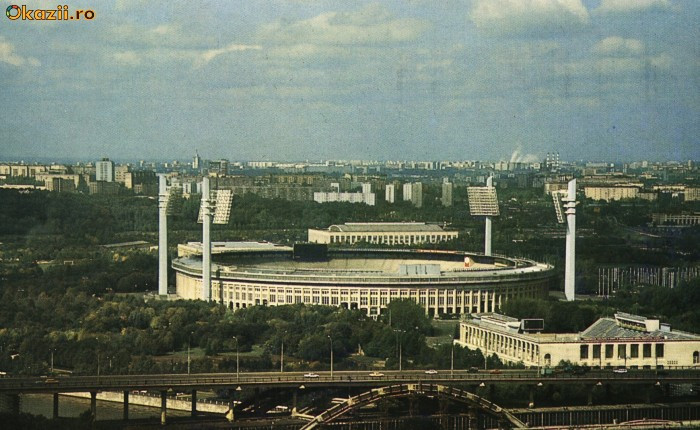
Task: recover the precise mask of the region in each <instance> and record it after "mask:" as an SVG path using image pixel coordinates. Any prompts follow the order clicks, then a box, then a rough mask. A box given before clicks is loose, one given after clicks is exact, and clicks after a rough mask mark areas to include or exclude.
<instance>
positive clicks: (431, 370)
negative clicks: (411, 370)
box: [425, 369, 438, 375]
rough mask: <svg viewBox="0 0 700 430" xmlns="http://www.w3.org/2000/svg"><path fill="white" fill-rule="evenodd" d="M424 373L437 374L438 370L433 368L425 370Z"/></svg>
mask: <svg viewBox="0 0 700 430" xmlns="http://www.w3.org/2000/svg"><path fill="white" fill-rule="evenodd" d="M425 373H426V374H428V375H437V373H438V371H437V370H435V369H429V370H426V371H425Z"/></svg>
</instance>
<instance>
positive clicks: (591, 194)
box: [583, 186, 639, 202]
mask: <svg viewBox="0 0 700 430" xmlns="http://www.w3.org/2000/svg"><path fill="white" fill-rule="evenodd" d="M583 192H584V194H585V195H586V198H587V199H592V200H605V201H608V202H609V201H611V200H622V199H636V198H637V197H639V188H638V187H629V186H616V187H584V188H583Z"/></svg>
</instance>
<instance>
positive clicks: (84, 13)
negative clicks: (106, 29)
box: [5, 4, 95, 21]
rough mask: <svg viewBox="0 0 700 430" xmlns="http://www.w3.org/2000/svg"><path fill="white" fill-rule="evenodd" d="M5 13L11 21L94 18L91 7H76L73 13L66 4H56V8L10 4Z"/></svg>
mask: <svg viewBox="0 0 700 430" xmlns="http://www.w3.org/2000/svg"><path fill="white" fill-rule="evenodd" d="M5 15H6V16H7V17H8V18H9V19H10V20H12V21H15V20H18V19H19V20H22V21H72V20H77V21H79V20H87V21H89V20H91V19H94V18H95V11H94V10H92V9H76V10H75V12H74V13H71V12H70V11H69V10H68V5H58V6H56V9H27V5H22V6H18V5H16V4H11V5H9V6H8V7H7V9H5Z"/></svg>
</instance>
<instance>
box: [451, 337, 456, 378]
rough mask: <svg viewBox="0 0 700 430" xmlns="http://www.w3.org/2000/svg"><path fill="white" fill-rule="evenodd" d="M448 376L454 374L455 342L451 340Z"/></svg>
mask: <svg viewBox="0 0 700 430" xmlns="http://www.w3.org/2000/svg"><path fill="white" fill-rule="evenodd" d="M450 376H455V342H454V340H453V341H452V354H450Z"/></svg>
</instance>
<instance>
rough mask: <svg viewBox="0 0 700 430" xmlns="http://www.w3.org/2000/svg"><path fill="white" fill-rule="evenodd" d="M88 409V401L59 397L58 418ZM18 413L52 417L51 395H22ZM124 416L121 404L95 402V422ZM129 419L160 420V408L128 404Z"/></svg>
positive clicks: (177, 413) (177, 414)
mask: <svg viewBox="0 0 700 430" xmlns="http://www.w3.org/2000/svg"><path fill="white" fill-rule="evenodd" d="M89 409H90V399H84V398H80V397H68V396H59V398H58V416H59V417H66V418H74V417H78V416H79V415H80V414H82V413H83V412H85V411H86V410H89ZM20 412H24V413H28V414H32V415H42V416H44V417H46V418H51V417H53V395H51V394H23V395H22V396H21V401H20ZM189 415H190V412H189V411H178V410H173V409H168V416H171V417H184V416H189ZM123 416H124V405H123V404H122V403H121V402H106V401H104V400H98V401H97V420H98V421H100V420H120V419H122V418H123ZM131 418H134V419H136V418H160V408H154V407H150V406H138V405H134V404H129V419H131Z"/></svg>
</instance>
